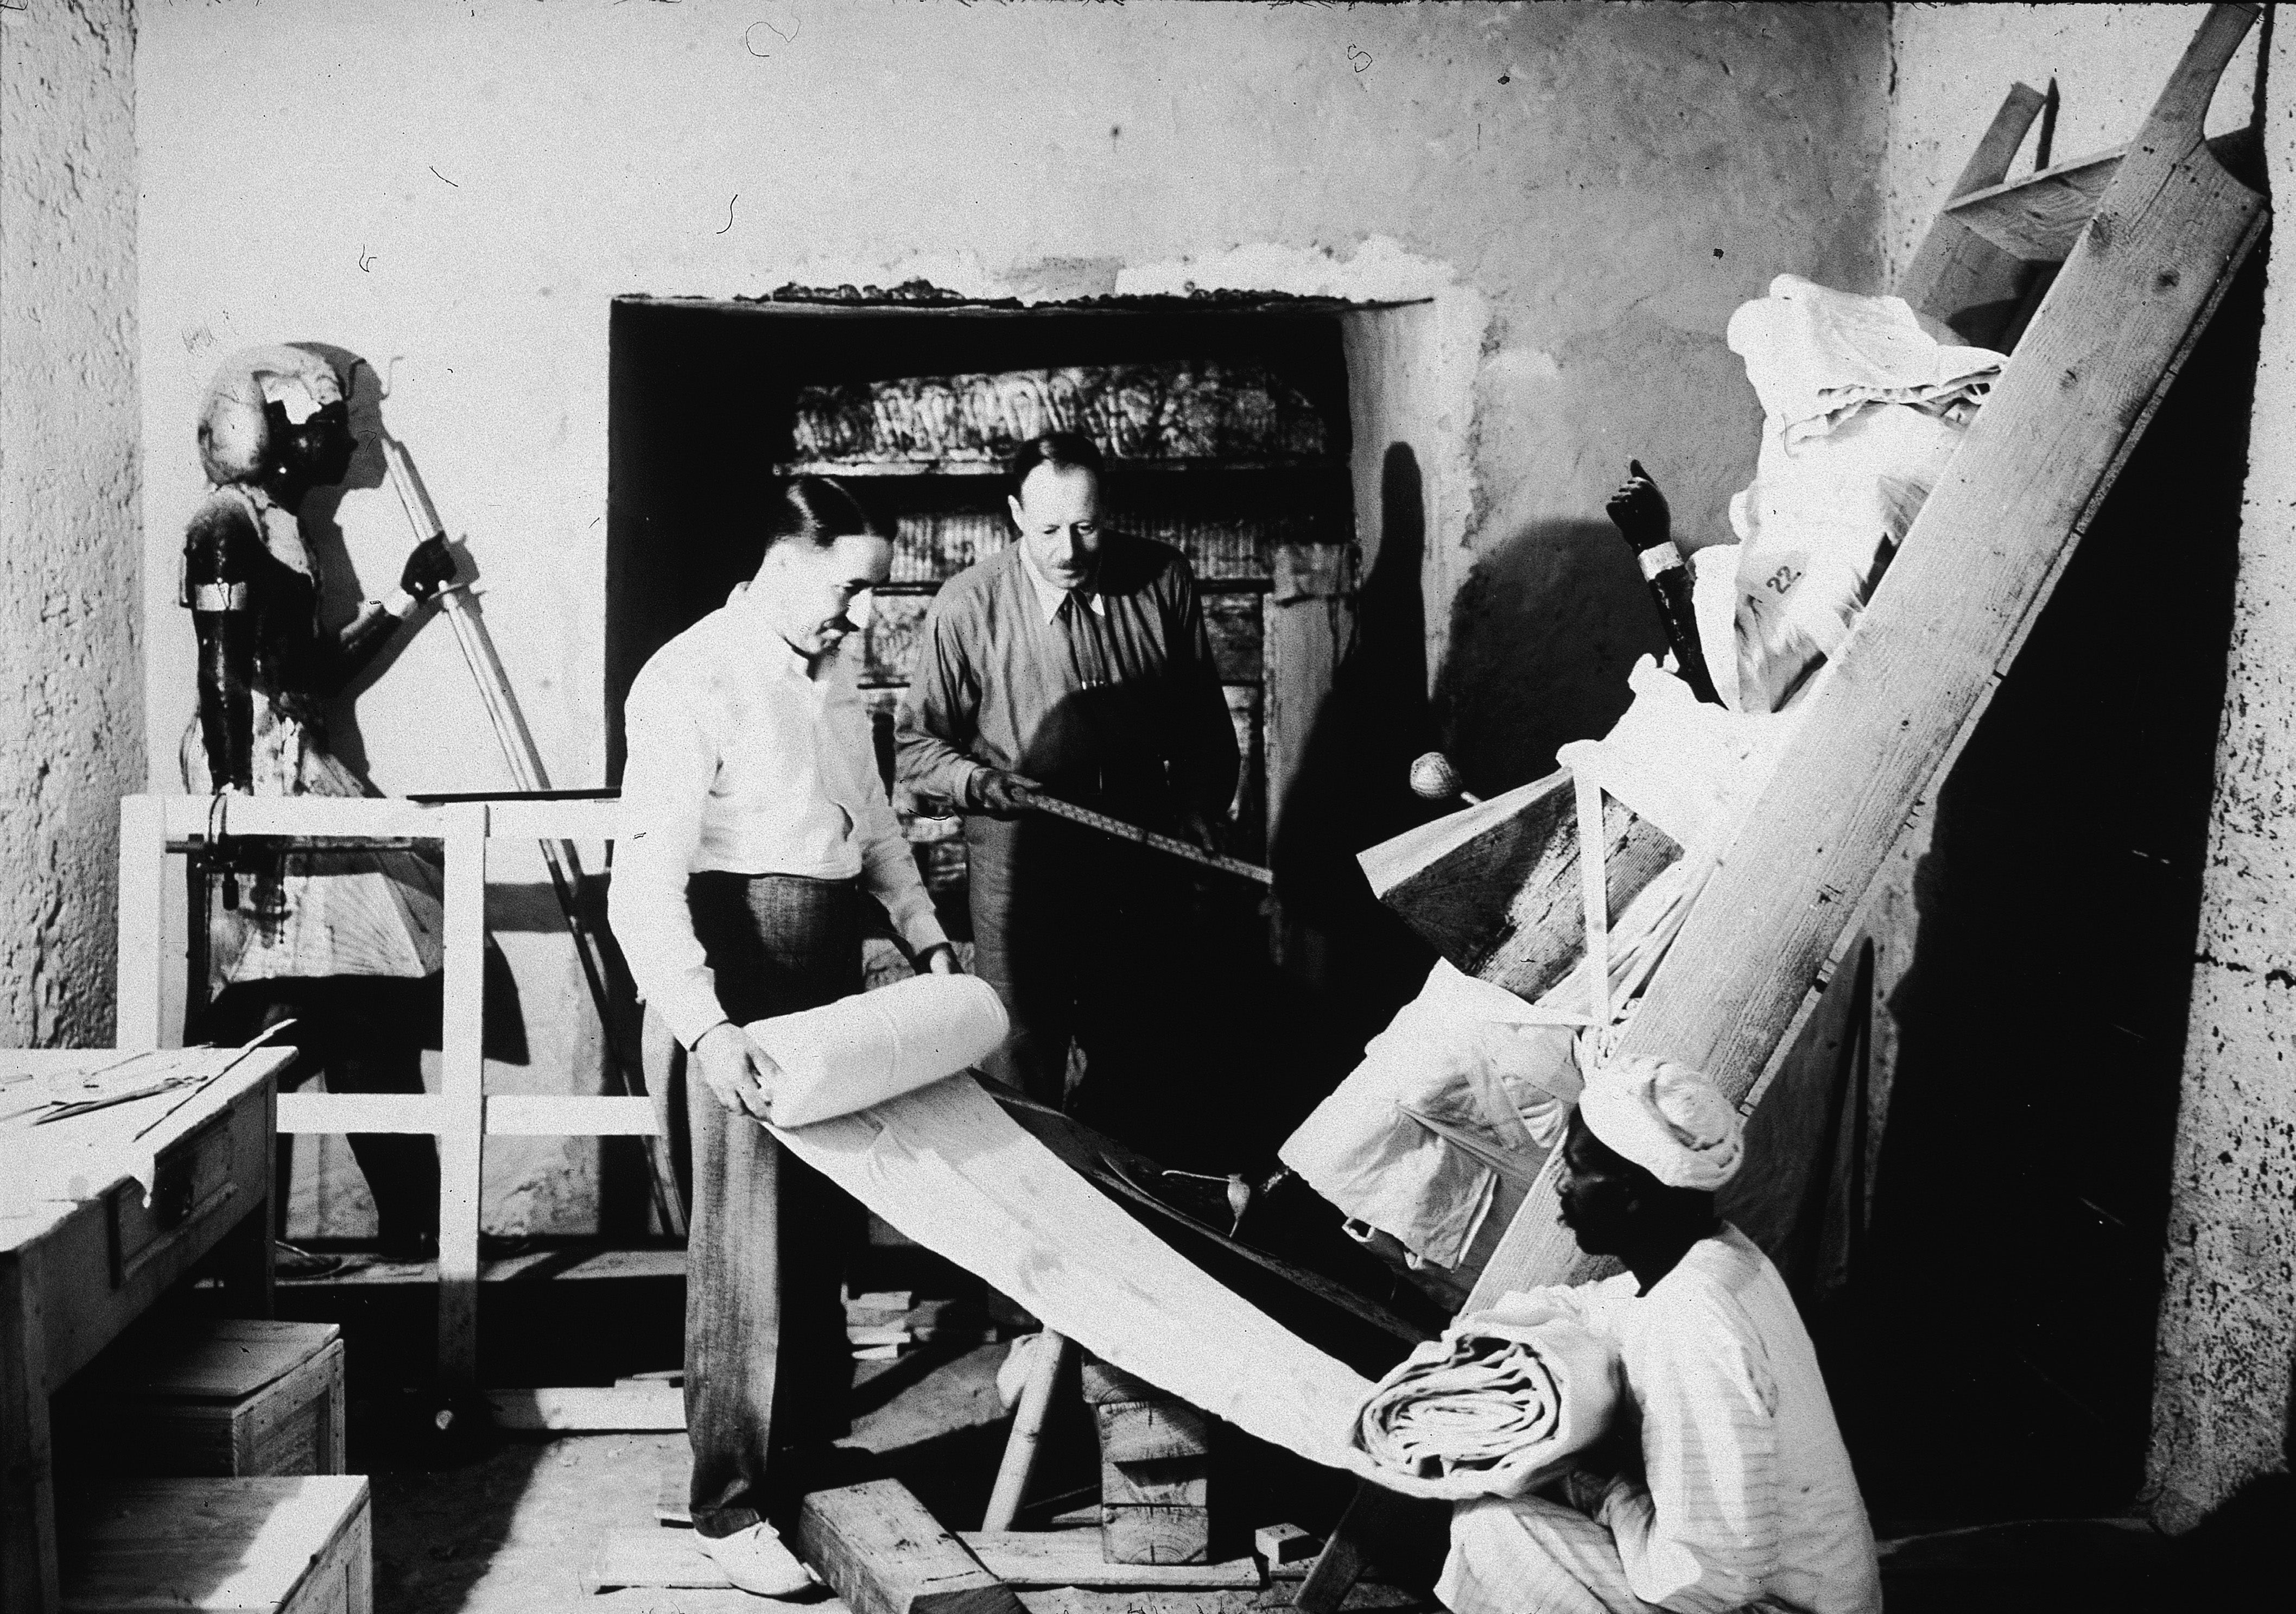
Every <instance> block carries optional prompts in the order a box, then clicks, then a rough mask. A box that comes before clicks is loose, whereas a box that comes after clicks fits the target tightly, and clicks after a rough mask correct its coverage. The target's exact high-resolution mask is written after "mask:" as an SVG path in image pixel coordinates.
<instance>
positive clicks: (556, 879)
mask: <svg viewBox="0 0 2296 1614" xmlns="http://www.w3.org/2000/svg"><path fill="white" fill-rule="evenodd" d="M382 456H383V462H384V463H385V464H386V465H388V466H389V471H390V485H391V486H392V487H395V488H397V489H398V502H399V504H400V505H401V506H402V507H403V508H404V509H405V510H406V519H407V520H408V522H409V523H411V524H412V525H413V527H414V537H415V541H416V542H417V543H424V542H427V541H429V540H430V539H431V538H434V537H438V538H443V537H446V533H447V528H446V523H445V522H443V521H441V520H439V512H438V510H437V508H436V507H434V506H433V505H432V504H431V503H430V494H429V493H428V492H427V491H426V490H425V489H424V487H423V486H422V478H421V477H419V476H418V475H416V474H415V471H414V460H413V459H412V458H411V457H410V456H409V455H407V452H406V445H404V444H402V443H400V442H399V441H398V439H397V438H392V437H389V436H388V435H385V436H384V437H383V439H382ZM469 594H470V586H469V585H468V584H455V585H450V586H447V587H446V588H444V589H441V590H440V591H439V604H440V605H441V606H443V607H444V608H445V609H446V612H447V621H448V622H450V623H452V624H453V625H454V628H455V643H458V644H460V645H461V646H462V649H463V661H464V662H465V663H466V664H467V665H468V666H469V667H470V669H471V680H472V681H473V682H474V683H476V684H478V686H479V700H480V702H481V703H482V704H483V705H484V706H485V707H486V709H487V719H488V722H490V723H492V724H493V725H494V730H495V738H496V741H499V742H500V743H501V745H502V753H503V760H504V761H505V762H507V763H508V764H509V765H510V774H511V779H512V782H514V783H515V784H516V785H517V787H518V789H519V790H520V791H522V792H525V793H527V794H529V795H531V794H537V793H540V792H544V791H548V790H549V789H550V781H549V779H548V777H547V776H546V775H545V774H544V773H543V770H542V753H541V751H540V750H537V748H536V746H535V743H534V735H533V733H531V731H529V729H528V728H527V726H526V717H525V714H524V713H522V712H521V711H520V710H519V708H518V700H517V698H516V697H515V696H513V695H512V693H511V688H510V679H509V676H507V675H506V674H504V671H503V664H502V660H501V658H500V657H498V656H496V654H495V642H494V635H491V634H489V633H488V632H487V624H486V619H485V618H483V617H481V616H480V614H479V613H478V612H477V611H476V610H472V609H471V602H470V598H469ZM541 844H542V861H543V862H544V864H546V865H547V866H548V868H549V870H550V885H551V889H552V890H553V891H555V892H556V893H557V896H558V911H559V912H560V913H561V914H564V915H565V918H566V929H567V930H568V931H569V932H570V934H571V935H572V936H573V938H574V955H575V957H576V958H577V959H578V960H579V961H580V963H581V965H582V978H583V979H584V981H585V982H586V983H587V985H588V986H589V988H590V1001H591V1003H593V1004H595V1005H596V1007H597V1011H598V1028H599V1031H600V1033H601V1034H602V1035H603V1036H604V1038H605V1045H606V1060H607V1064H608V1067H609V1068H610V1069H611V1070H612V1071H613V1072H614V1074H615V1076H616V1077H617V1078H618V1079H619V1081H620V1083H621V1086H622V1090H623V1091H624V1092H625V1093H630V1094H642V1093H644V1091H645V1085H644V1082H642V1081H633V1080H632V1079H631V1078H630V1075H629V1072H628V1071H627V1069H624V1068H623V1065H622V1061H621V1056H620V1055H619V1053H616V1052H615V1050H614V1043H613V1030H612V1026H613V1022H612V1021H611V1020H609V1019H608V1018H607V1003H608V994H607V987H606V983H607V981H608V980H609V979H611V976H610V974H609V972H608V971H607V968H606V953H605V942H604V940H603V938H601V937H600V936H599V935H598V933H597V931H596V930H594V929H593V928H592V927H591V924H590V922H589V920H588V918H587V917H586V915H585V914H584V913H583V911H582V900H581V891H582V859H581V856H580V855H579V853H578V852H577V851H576V849H575V847H574V843H573V842H572V841H570V840H545V841H544V842H542V843H541ZM646 1145H647V1149H646V1158H647V1161H648V1164H649V1165H650V1166H651V1167H652V1176H653V1200H654V1208H655V1210H656V1212H657V1213H659V1214H660V1217H661V1220H662V1225H663V1226H664V1227H666V1228H667V1229H668V1231H669V1232H670V1233H673V1234H675V1235H676V1236H678V1237H681V1238H682V1237H684V1236H685V1213H684V1212H683V1210H682V1209H681V1208H680V1207H679V1204H678V1199H677V1175H676V1167H674V1166H673V1164H672V1162H671V1160H670V1158H669V1144H668V1140H667V1139H664V1138H662V1137H660V1136H652V1137H649V1138H648V1139H647V1140H646Z"/></svg>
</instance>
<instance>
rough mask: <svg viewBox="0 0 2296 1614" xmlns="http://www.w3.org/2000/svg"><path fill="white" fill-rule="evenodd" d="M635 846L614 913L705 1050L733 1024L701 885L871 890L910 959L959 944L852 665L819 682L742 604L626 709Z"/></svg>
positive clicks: (640, 980) (656, 664)
mask: <svg viewBox="0 0 2296 1614" xmlns="http://www.w3.org/2000/svg"><path fill="white" fill-rule="evenodd" d="M623 721H624V728H625V732H626V733H627V740H628V754H627V760H626V761H625V763H624V765H623V769H622V822H623V824H624V832H623V835H622V839H621V840H620V843H619V845H618V846H617V847H616V848H615V854H614V878H613V884H612V890H611V897H610V898H609V901H608V905H607V912H608V915H609V917H610V918H611V921H612V923H613V927H614V935H615V938H616V939H617V940H618V941H619V942H620V944H621V947H622V953H623V954H624V956H625V957H626V958H627V960H628V961H629V966H630V974H631V976H632V977H633V978H634V979H635V980H636V982H637V987H638V990H639V992H640V993H641V994H643V995H644V997H645V999H646V1001H647V1002H648V1003H650V1004H652V1005H653V1007H654V1008H655V1009H656V1010H657V1011H658V1012H660V1015H661V1016H662V1018H663V1020H665V1021H666V1022H667V1023H668V1026H669V1028H670V1030H671V1031H672V1032H673V1033H674V1034H675V1035H676V1037H677V1039H678V1040H679V1041H680V1042H682V1043H684V1044H685V1045H686V1046H688V1047H692V1046H693V1044H694V1043H695V1042H696V1041H697V1040H698V1039H699V1038H700V1037H701V1034H702V1033H703V1032H705V1031H707V1030H709V1028H710V1027H712V1026H714V1025H716V1024H717V1022H718V1021H720V1020H724V1019H725V1018H726V1014H725V1011H724V1010H723V1009H722V1008H720V1007H719V1005H718V1002H717V983H716V980H715V979H714V978H713V977H712V974H711V971H710V969H709V962H708V959H707V958H706V956H705V955H704V954H703V952H702V948H701V942H700V941H699V940H697V939H696V938H695V937H694V934H693V917H692V915H691V914H690V913H689V912H688V911H687V908H686V903H685V886H686V878H687V876H688V875H691V874H693V873H699V872H701V871H704V870H724V871H726V872H728V873H736V874H802V875H807V876H810V877H811V878H814V879H816V880H849V879H853V878H856V877H858V878H859V879H860V881H861V882H862V885H863V888H864V889H865V890H867V891H868V892H869V893H870V894H871V895H873V897H876V898H877V900H878V901H879V902H881V903H882V904H883V905H884V907H885V912H886V914H887V915H888V916H889V917H890V919H891V920H892V922H893V926H894V928H895V930H898V932H899V933H900V935H901V938H902V939H903V940H904V941H906V943H907V944H908V945H909V946H910V948H911V949H912V950H913V951H922V949H924V948H926V947H930V946H937V945H939V944H940V943H942V942H944V941H946V940H947V937H946V936H945V935H944V934H943V933H942V931H941V928H940V922H939V919H937V918H936V917H935V916H934V914H933V905H932V898H931V897H930V896H929V895H927V893H926V891H925V887H924V881H923V880H922V878H920V877H919V875H918V873H917V867H916V863H915V860H914V858H913V857H912V856H911V855H910V851H909V845H908V842H907V841H906V840H905V839H904V838H903V837H902V834H901V829H900V824H899V822H898V820H897V819H896V818H895V817H894V816H893V808H892V804H891V803H890V801H888V800H887V799H886V797H885V791H884V788H883V785H882V783H881V781H880V779H879V777H878V774H877V765H876V755H875V746H874V744H873V741H872V739H871V735H870V730H869V718H868V714H867V713H866V712H865V710H864V709H863V708H862V705H861V699H860V692H859V691H858V690H857V688H856V687H855V685H854V682H853V676H852V673H851V670H850V669H849V668H848V667H847V665H846V663H845V659H844V657H843V656H842V655H832V656H829V657H826V658H824V660H823V661H822V663H821V664H820V665H819V666H818V667H817V668H816V666H814V665H813V664H811V663H808V660H806V658H805V657H803V656H801V655H799V653H798V652H797V651H794V650H792V649H791V647H790V644H789V642H788V641H787V640H785V639H783V637H782V636H781V635H779V634H777V633H775V631H774V630H773V629H772V628H771V627H768V626H767V625H766V623H765V622H764V621H763V620H761V619H759V617H758V612H757V610H756V608H755V607H754V606H753V605H750V603H749V602H747V600H746V598H745V596H744V595H743V594H742V593H740V592H739V591H737V592H736V593H735V594H734V598H733V599H732V600H730V601H729V602H727V603H726V605H725V606H724V607H723V608H722V609H720V610H715V611H712V612H711V613H710V614H709V615H708V616H706V617H704V618H702V619H701V621H699V622H697V623H695V624H694V625H693V627H689V628H687V629H686V630H685V632H684V633H682V634H680V635H678V636H677V637H676V638H675V639H672V640H671V641H670V642H669V643H667V644H665V645H663V646H662V647H661V648H660V650H659V651H655V652H654V654H653V657H652V660H649V661H648V662H647V663H646V664H645V668H644V670H643V671H642V672H640V673H639V674H638V676H637V681H636V682H635V684H631V686H630V693H629V699H628V700H627V703H626V704H625V706H624V708H623Z"/></svg>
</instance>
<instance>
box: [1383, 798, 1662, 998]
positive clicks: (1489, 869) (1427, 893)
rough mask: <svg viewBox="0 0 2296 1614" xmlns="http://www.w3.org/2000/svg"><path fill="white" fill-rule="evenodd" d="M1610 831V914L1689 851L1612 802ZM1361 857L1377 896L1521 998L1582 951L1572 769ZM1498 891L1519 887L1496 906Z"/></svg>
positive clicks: (1606, 831) (1607, 810)
mask: <svg viewBox="0 0 2296 1614" xmlns="http://www.w3.org/2000/svg"><path fill="white" fill-rule="evenodd" d="M1455 821H1456V823H1455ZM1681 856H1682V848H1680V847H1679V846H1677V845H1676V844H1675V842H1674V841H1673V840H1671V839H1670V838H1669V837H1668V836H1667V835H1666V834H1665V833H1664V832H1661V830H1659V829H1658V828H1657V827H1656V826H1655V825H1653V824H1651V823H1646V822H1644V820H1643V819H1641V818H1638V817H1636V815H1634V813H1633V812H1631V811H1630V810H1629V809H1628V807H1626V806H1625V805H1624V804H1622V803H1620V802H1618V801H1614V800H1611V799H1607V798H1606V799H1604V802H1603V884H1604V889H1605V890H1606V892H1607V893H1608V897H1609V901H1610V912H1611V914H1613V915H1616V914H1620V913H1622V912H1624V911H1625V908H1626V905H1627V904H1628V903H1629V902H1631V901H1633V900H1634V899H1635V898H1636V897H1638V896H1640V895H1641V894H1642V892H1643V889H1644V887H1646V886H1648V885H1649V884H1650V882H1651V881H1652V880H1655V879H1656V878H1657V877H1658V876H1659V874H1660V873H1662V872H1663V871H1665V870H1666V869H1667V868H1669V866H1671V865H1672V864H1674V863H1676V862H1677V861H1678V860H1679V859H1680V857H1681ZM1357 861H1358V862H1359V863H1360V864H1362V865H1363V870H1364V875H1365V879H1366V880H1367V881H1369V882H1370V884H1371V888H1372V890H1373V891H1374V893H1375V894H1376V895H1377V896H1378V897H1379V898H1380V900H1381V901H1382V902H1384V903H1385V904H1386V905H1388V906H1389V907H1390V908H1391V909H1393V910H1394V911H1395V912H1396V913H1397V914H1400V915H1401V916H1402V917H1403V918H1404V920H1405V921H1406V922H1408V923H1409V924H1410V926H1411V928H1412V929H1413V930H1416V931H1418V932H1419V934H1420V935H1421V936H1422V937H1423V938H1426V940H1427V941H1428V942H1430V943H1431V945H1432V946H1434V947H1435V948H1436V950H1437V951H1438V952H1439V953H1441V954H1443V956H1444V957H1445V958H1447V959H1448V960H1449V961H1450V962H1451V963H1454V964H1456V966H1458V968H1459V969H1461V970H1463V971H1465V972H1467V973H1468V974H1470V975H1479V976H1480V977H1481V978H1482V979H1485V980H1489V981H1496V982H1497V983H1498V984H1499V985H1501V986H1503V987H1506V988H1507V989H1508V990H1509V991H1511V992H1513V993H1515V994H1517V995H1520V996H1522V997H1525V998H1536V997H1538V995H1540V994H1542V993H1544V992H1546V990H1547V989H1548V988H1550V987H1553V986H1554V985H1555V984H1556V983H1557V982H1558V981H1560V980H1562V978H1563V977H1564V976H1565V975H1567V974H1569V973H1570V971H1571V970H1572V969H1573V968H1574V967H1576V965H1577V964H1578V962H1579V955H1580V954H1582V953H1583V952H1584V951H1585V949H1586V945H1587V941H1586V938H1587V908H1586V904H1585V901H1584V899H1583V898H1582V897H1581V895H1580V892H1579V880H1580V873H1579V812H1578V807H1577V806H1576V805H1575V803H1574V800H1573V784H1572V777H1571V774H1570V770H1569V769H1568V768H1558V769H1556V770H1555V771H1554V773H1552V774H1547V775H1546V777H1545V778H1543V779H1538V780H1534V781H1533V782H1531V783H1529V784H1527V785H1523V786H1521V787H1519V788H1518V789H1516V790H1513V791H1508V792H1507V793H1506V794H1505V796H1501V797H1494V798H1493V799H1491V800H1489V801H1487V802H1482V803H1480V804H1478V805H1476V806H1472V807H1467V808H1464V809H1463V810H1462V811H1461V812H1458V813H1455V814H1452V815H1450V816H1449V817H1447V818H1443V819H1438V820H1437V821H1436V822H1435V823H1431V824H1426V825H1423V826H1421V827H1420V828H1419V829H1416V830H1412V831H1409V832H1406V833H1405V834H1402V835H1398V836H1397V837H1395V838H1394V839H1393V840H1388V841H1383V842H1382V843H1381V844H1380V845H1378V846H1375V847H1373V848H1370V849H1369V850H1367V851H1365V852H1364V853H1362V854H1361V855H1360V856H1359V857H1358V858H1357ZM1495 892H1512V893H1513V895H1512V896H1511V897H1508V898H1507V899H1506V900H1505V902H1504V903H1499V902H1494V901H1493V900H1492V897H1493V895H1494V893H1495Z"/></svg>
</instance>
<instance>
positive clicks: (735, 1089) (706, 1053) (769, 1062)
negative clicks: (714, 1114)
mask: <svg viewBox="0 0 2296 1614" xmlns="http://www.w3.org/2000/svg"><path fill="white" fill-rule="evenodd" d="M693 1063H694V1066H695V1068H696V1069H699V1070H700V1071H701V1079H702V1080H703V1081H705V1082H707V1083H709V1091H710V1092H711V1093H713V1094H717V1102H719V1103H720V1104H723V1105H724V1106H725V1107H726V1114H728V1115H747V1116H752V1117H755V1118H757V1119H758V1120H761V1121H769V1120H771V1119H773V1118H774V1084H775V1082H776V1081H777V1080H779V1079H780V1077H781V1073H782V1068H781V1067H780V1066H779V1065H776V1064H775V1063H774V1056H773V1055H772V1054H770V1053H767V1052H766V1051H765V1050H764V1049H763V1048H760V1047H759V1046H758V1044H757V1040H756V1039H755V1038H754V1037H752V1036H750V1034H749V1033H748V1032H747V1031H744V1030H742V1028H741V1027H739V1026H737V1025H735V1024H734V1022H733V1021H732V1020H719V1021H718V1022H717V1024H716V1025H714V1026H712V1027H710V1028H709V1030H707V1031H705V1032H703V1033H702V1034H701V1041H700V1042H698V1043H696V1044H694V1045H693Z"/></svg>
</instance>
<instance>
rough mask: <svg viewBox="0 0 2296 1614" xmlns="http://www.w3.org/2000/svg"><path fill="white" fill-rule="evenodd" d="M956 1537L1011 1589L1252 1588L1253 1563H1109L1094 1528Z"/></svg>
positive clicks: (1256, 1580)
mask: <svg viewBox="0 0 2296 1614" xmlns="http://www.w3.org/2000/svg"><path fill="white" fill-rule="evenodd" d="M957 1539H958V1540H959V1541H962V1542H963V1543H964V1544H965V1545H966V1546H967V1547H968V1548H970V1549H971V1550H972V1555H973V1556H974V1557H975V1558H978V1559H979V1560H980V1566H981V1568H983V1569H987V1570H988V1571H989V1572H990V1573H991V1574H993V1575H995V1576H996V1577H997V1578H998V1579H999V1580H1002V1581H1003V1582H1005V1585H1012V1586H1105V1587H1109V1588H1122V1587H1127V1586H1161V1587H1165V1588H1167V1589H1179V1590H1186V1589H1190V1588H1207V1587H1222V1586H1240V1587H1246V1588H1256V1587H1258V1586H1259V1585H1260V1584H1261V1582H1262V1580H1263V1579H1264V1578H1265V1577H1263V1576H1262V1575H1261V1574H1260V1570H1259V1560H1257V1559H1254V1558H1231V1559H1229V1560H1227V1561H1225V1562H1222V1563H1111V1562H1109V1561H1107V1559H1105V1558H1104V1557H1103V1556H1102V1554H1101V1548H1100V1529H1099V1528H1098V1527H1097V1526H1096V1525H1095V1526H1087V1527H1086V1528H1083V1529H1070V1530H969V1531H966V1532H965V1533H964V1534H963V1535H960V1536H958V1537H957Z"/></svg>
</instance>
